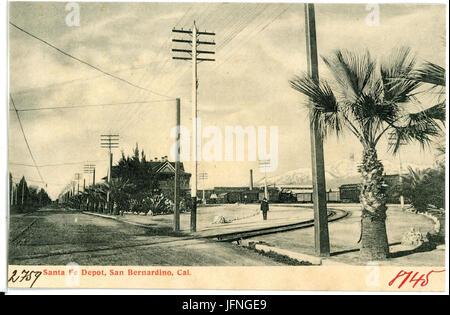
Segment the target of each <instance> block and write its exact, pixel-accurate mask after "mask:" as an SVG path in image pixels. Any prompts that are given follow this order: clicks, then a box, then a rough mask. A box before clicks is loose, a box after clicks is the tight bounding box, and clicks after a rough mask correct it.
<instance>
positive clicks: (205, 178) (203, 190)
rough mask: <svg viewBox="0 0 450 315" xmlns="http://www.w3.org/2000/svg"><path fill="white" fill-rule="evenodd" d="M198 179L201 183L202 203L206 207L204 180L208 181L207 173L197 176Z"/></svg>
mask: <svg viewBox="0 0 450 315" xmlns="http://www.w3.org/2000/svg"><path fill="white" fill-rule="evenodd" d="M199 179H200V180H201V181H202V192H203V193H202V203H203V204H204V205H206V196H205V180H207V179H208V173H206V172H203V173H200V174H199Z"/></svg>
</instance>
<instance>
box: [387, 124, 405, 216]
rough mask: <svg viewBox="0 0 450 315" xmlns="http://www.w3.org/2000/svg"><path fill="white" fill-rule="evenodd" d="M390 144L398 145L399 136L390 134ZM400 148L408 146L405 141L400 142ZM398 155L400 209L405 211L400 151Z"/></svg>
mask: <svg viewBox="0 0 450 315" xmlns="http://www.w3.org/2000/svg"><path fill="white" fill-rule="evenodd" d="M388 143H389V144H390V145H396V144H397V136H396V135H395V133H393V132H392V133H390V134H389V136H388ZM398 145H399V147H401V146H404V145H406V141H404V140H400V142H399V144H398ZM397 153H398V183H399V185H400V208H401V209H402V211H403V210H405V199H404V197H403V174H402V173H403V170H402V159H401V156H400V150H399V151H397Z"/></svg>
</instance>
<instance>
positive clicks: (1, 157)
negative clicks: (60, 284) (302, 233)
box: [0, 0, 449, 295]
mask: <svg viewBox="0 0 450 315" xmlns="http://www.w3.org/2000/svg"><path fill="white" fill-rule="evenodd" d="M29 1H30V2H37V1H36V0H29ZM54 2H70V1H61V0H56V1H54ZM74 2H155V1H136V0H134V1H133V0H122V1H118V0H111V1H92V0H79V1H74ZM159 2H249V3H252V2H277V1H274V0H245V1H239V0H226V1H217V0H209V1H198V0H176V1H167V0H166V1H159ZM279 2H282V3H302V1H292V0H284V1H279ZM308 2H310V3H332V4H339V3H341V4H344V3H346V4H358V3H379V4H383V3H385V4H387V3H389V4H392V3H397V4H402V3H403V4H416V3H417V4H445V5H446V10H445V11H446V14H447V23H446V36H447V38H446V48H447V49H446V52H447V62H446V70H447V83H448V82H449V74H448V64H449V61H448V60H449V55H448V54H449V42H448V36H449V20H448V6H449V5H448V3H447V1H445V0H434V1H425V0H421V1H417V0H414V1H411V0H392V1H389V2H388V1H373V0H366V1H355V0H347V1H341V0H333V1H332V0H328V1H327V0H310V1H308ZM8 6H9V1H0V11H1V12H2V14H1V22H0V36H1V41H2V42H3V43H7V45H5V47H4V49H2V50H1V53H0V59H1V60H4V61H5V63H6V65H5V67H4V69H6V73H5V74H4V75H2V76H1V86H2V87H3V88H0V95H1V99H3V100H4V102H5V103H4V104H5V105H6V106H5V107H4V109H3V113H5V115H1V117H0V133H1V134H2V137H1V139H0V178H2V180H0V200H1V203H0V204H2V205H3V206H4V208H3V209H4V210H5V211H1V212H0V213H1V215H0V235H1V236H3V237H1V239H0V292H5V291H6V287H7V279H6V278H7V263H6V262H7V240H8V237H7V235H8V234H7V232H8V231H7V229H8V224H7V218H8V216H7V214H8V211H7V209H9V207H8V199H9V198H8V196H9V192H8V189H9V187H8V167H7V165H8V115H9V110H8V104H9V97H8V90H9V59H8V49H9V45H8V16H9V13H8ZM3 19H5V21H3ZM446 93H447V94H446V96H447V98H448V95H449V87H448V84H447V85H446ZM448 115H449V109H448V104H447V117H448ZM448 134H449V126H448V121H447V124H446V135H447V137H446V162H448V158H449V138H448ZM448 182H449V169H448V167H447V168H446V183H447V184H448ZM446 205H447V208H448V205H449V191H448V189H447V190H446ZM3 209H2V210H3ZM447 211H448V209H447ZM448 228H449V216H448V214H447V215H446V233H447V237H446V244H448V241H449V240H448V231H449V230H448ZM448 266H449V252H448V248H447V249H446V269H447V272H448ZM112 292H113V293H114V294H124V295H129V294H139V295H142V294H150V295H156V294H162V295H186V294H190V295H192V294H194V295H244V294H247V295H252V294H254V295H261V294H265V295H298V294H302V295H310V294H314V295H315V294H322V295H333V294H341V295H366V294H369V293H370V294H375V295H399V294H402V295H403V294H409V295H418V294H420V295H444V294H445V295H447V294H448V293H449V279H448V278H447V280H446V292H443V293H419V292H409V293H400V292H398V293H397V292H357V291H351V292H350V291H347V292H340V291H327V292H325V291H320V292H318V291H254V290H242V291H234V290H122V289H120V290H118V289H101V290H100V289H88V290H86V289H82V290H70V289H55V290H42V289H34V290H23V289H9V290H8V292H7V294H17V295H29V294H33V295H53V294H63V295H81V294H94V295H99V294H110V293H112Z"/></svg>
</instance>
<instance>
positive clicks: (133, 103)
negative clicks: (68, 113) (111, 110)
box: [11, 100, 172, 112]
mask: <svg viewBox="0 0 450 315" xmlns="http://www.w3.org/2000/svg"><path fill="white" fill-rule="evenodd" d="M169 101H172V100H152V101H137V102H123V103H107V104H93V105H73V106H56V107H37V108H23V109H17V111H18V112H29V111H38V110H54V109H70V108H86V107H105V106H119V105H136V104H148V103H163V102H169ZM11 110H12V109H11Z"/></svg>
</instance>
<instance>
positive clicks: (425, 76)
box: [409, 61, 445, 86]
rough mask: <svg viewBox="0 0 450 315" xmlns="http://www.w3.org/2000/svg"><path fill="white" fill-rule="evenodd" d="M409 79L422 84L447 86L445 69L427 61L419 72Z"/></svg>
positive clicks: (413, 73) (415, 72)
mask: <svg viewBox="0 0 450 315" xmlns="http://www.w3.org/2000/svg"><path fill="white" fill-rule="evenodd" d="M409 78H410V79H411V80H416V81H418V82H422V83H428V84H432V85H436V86H445V69H444V68H443V67H441V66H439V65H437V64H434V63H432V62H428V61H427V62H425V63H424V64H423V65H422V66H421V67H419V68H418V69H417V70H415V71H413V72H412V73H411V75H410V77H409Z"/></svg>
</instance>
